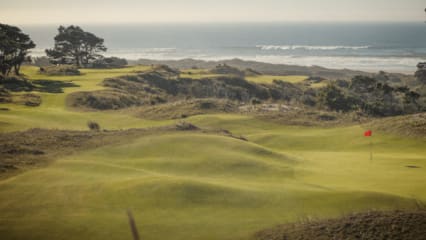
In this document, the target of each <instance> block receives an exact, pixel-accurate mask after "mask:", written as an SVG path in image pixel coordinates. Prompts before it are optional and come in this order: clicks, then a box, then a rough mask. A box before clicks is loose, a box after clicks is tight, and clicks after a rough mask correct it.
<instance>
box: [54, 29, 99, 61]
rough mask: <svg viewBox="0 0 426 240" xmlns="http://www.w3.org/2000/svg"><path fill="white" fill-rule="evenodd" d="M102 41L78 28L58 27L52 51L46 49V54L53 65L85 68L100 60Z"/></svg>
mask: <svg viewBox="0 0 426 240" xmlns="http://www.w3.org/2000/svg"><path fill="white" fill-rule="evenodd" d="M106 50H107V48H106V47H105V46H104V40H103V39H102V38H99V37H97V36H96V35H95V34H93V33H90V32H85V31H84V30H83V29H81V28H80V27H79V26H73V25H71V26H69V27H64V26H60V27H59V28H58V35H56V36H55V46H54V48H53V49H46V54H47V56H48V57H49V58H50V61H51V62H52V63H54V64H75V65H77V67H87V66H88V65H89V64H90V63H92V62H93V61H95V60H97V59H99V58H102V55H100V54H99V53H100V52H105V51H106Z"/></svg>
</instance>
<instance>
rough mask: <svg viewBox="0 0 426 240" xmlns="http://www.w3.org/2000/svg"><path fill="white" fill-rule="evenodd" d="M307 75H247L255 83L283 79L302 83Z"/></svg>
mask: <svg viewBox="0 0 426 240" xmlns="http://www.w3.org/2000/svg"><path fill="white" fill-rule="evenodd" d="M307 78H308V77H307V76H298V75H288V76H273V75H258V76H250V77H246V79H247V80H248V81H250V82H255V83H272V82H273V81H274V80H281V81H284V82H289V83H300V82H303V81H304V80H305V79H307Z"/></svg>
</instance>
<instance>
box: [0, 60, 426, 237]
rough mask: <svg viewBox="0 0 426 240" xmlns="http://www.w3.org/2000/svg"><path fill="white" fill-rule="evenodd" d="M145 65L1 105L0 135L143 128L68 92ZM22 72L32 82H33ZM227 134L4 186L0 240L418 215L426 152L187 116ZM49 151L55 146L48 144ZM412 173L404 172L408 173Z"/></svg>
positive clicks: (80, 161) (100, 157)
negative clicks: (367, 214)
mask: <svg viewBox="0 0 426 240" xmlns="http://www.w3.org/2000/svg"><path fill="white" fill-rule="evenodd" d="M144 69H146V67H135V68H126V69H119V70H107V71H109V72H104V71H105V70H85V71H83V72H84V74H85V75H82V76H75V77H49V79H51V80H61V81H73V83H75V84H77V85H79V87H73V88H66V89H64V93H57V94H53V93H37V94H40V95H41V96H42V100H43V103H42V105H41V106H40V107H35V108H31V107H24V106H18V105H14V104H6V105H5V106H7V107H9V108H10V109H11V111H5V112H1V113H0V132H4V131H15V130H23V129H28V128H32V127H44V128H61V129H86V128H87V127H86V122H87V120H89V119H90V120H94V121H97V122H99V123H100V125H101V127H104V128H107V129H120V128H131V127H149V126H157V125H166V124H171V123H173V121H162V120H159V121H153V120H144V119H139V118H135V117H132V116H130V115H128V114H124V113H123V112H112V111H111V112H75V111H71V110H69V109H67V108H66V107H65V102H64V99H65V96H66V94H68V93H70V92H73V91H82V90H84V91H89V90H93V89H101V88H102V87H101V86H99V85H98V84H99V83H100V82H101V81H102V78H105V77H107V76H117V75H123V74H132V73H133V72H134V71H139V70H142V71H143V70H144ZM34 71H36V70H35V69H34V68H25V69H24V72H25V73H26V74H27V75H28V76H30V77H31V79H41V78H44V76H40V75H38V74H37V73H35V72H34ZM3 105H4V104H2V107H3ZM186 121H189V122H191V123H193V124H196V125H197V126H199V127H202V128H207V129H208V128H212V129H218V128H222V129H227V130H229V131H231V132H232V133H233V134H235V135H243V136H244V137H245V138H247V139H248V141H242V140H238V139H234V138H230V137H226V136H222V135H214V134H206V133H200V132H161V133H158V134H154V135H152V134H151V135H146V136H142V137H140V138H137V139H135V140H132V141H129V142H126V143H120V144H115V145H109V146H104V147H101V148H97V149H92V150H87V151H82V152H78V153H75V154H73V155H70V156H67V157H64V158H61V159H57V160H56V161H55V162H54V163H52V164H51V165H49V166H47V167H44V168H40V169H36V170H31V171H27V172H25V173H23V174H20V175H17V176H14V177H12V178H8V179H5V180H2V181H0V236H1V238H2V239H94V240H96V239H131V233H130V228H129V226H128V220H127V216H126V210H127V209H131V210H132V212H133V215H134V216H135V220H136V223H137V226H138V229H139V231H140V235H141V239H146V240H151V239H152V240H156V239H176V240H180V239H182V240H183V239H185V240H191V239H197V240H198V239H205V240H209V239H212V240H213V239H225V240H226V239H249V238H250V236H251V234H252V233H254V232H256V231H258V230H260V229H263V228H266V227H271V226H274V225H276V224H280V223H285V222H293V221H300V220H306V219H311V218H326V217H334V216H340V215H342V214H346V213H351V212H358V211H365V210H371V209H395V208H402V209H404V208H416V207H417V206H418V203H419V202H425V201H426V192H425V191H424V189H425V184H424V182H425V180H426V177H425V176H426V142H425V141H424V140H421V139H415V138H409V137H398V136H392V135H386V134H384V133H381V132H380V131H379V132H377V131H375V129H373V132H374V135H373V138H371V140H372V141H373V152H374V158H373V160H372V161H371V160H370V159H369V146H370V139H369V138H365V137H363V136H362V133H363V131H364V127H363V126H349V127H334V128H320V127H299V126H285V125H279V124H276V123H271V122H267V121H264V120H260V119H256V118H253V117H251V116H244V115H233V114H214V115H199V116H193V117H190V118H187V119H186ZM52 147H54V146H52ZM409 165H410V166H418V167H419V168H408V167H407V166H409Z"/></svg>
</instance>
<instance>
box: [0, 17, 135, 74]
mask: <svg viewBox="0 0 426 240" xmlns="http://www.w3.org/2000/svg"><path fill="white" fill-rule="evenodd" d="M54 40H55V44H54V46H53V48H51V49H46V50H45V52H46V55H47V57H48V59H49V62H50V63H51V64H67V65H75V66H76V67H77V68H86V67H99V68H102V67H116V66H123V65H126V64H127V61H125V59H119V58H116V57H110V58H105V57H104V56H103V55H102V54H101V53H103V52H106V51H107V48H106V46H105V44H104V39H102V38H100V37H98V36H96V35H95V34H93V33H91V32H87V31H84V30H83V29H82V28H81V27H79V26H74V25H71V26H68V27H64V26H59V28H58V33H57V35H56V36H55V37H54ZM35 47H36V44H35V43H34V42H33V40H31V38H30V36H29V35H28V34H26V33H24V32H22V30H21V29H20V28H18V27H16V26H11V25H7V24H1V23H0V72H1V75H2V76H8V75H9V74H10V73H12V72H13V73H14V74H16V75H20V68H21V65H22V64H23V63H25V62H31V57H30V56H29V54H30V50H31V49H33V48H35Z"/></svg>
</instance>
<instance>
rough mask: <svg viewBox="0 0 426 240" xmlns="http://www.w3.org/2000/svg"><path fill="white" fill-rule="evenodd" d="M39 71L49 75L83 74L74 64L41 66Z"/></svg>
mask: <svg viewBox="0 0 426 240" xmlns="http://www.w3.org/2000/svg"><path fill="white" fill-rule="evenodd" d="M39 72H40V73H41V74H46V75H49V76H77V75H80V74H81V73H80V71H79V70H78V68H77V67H75V66H72V65H60V66H48V67H40V70H39Z"/></svg>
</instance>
